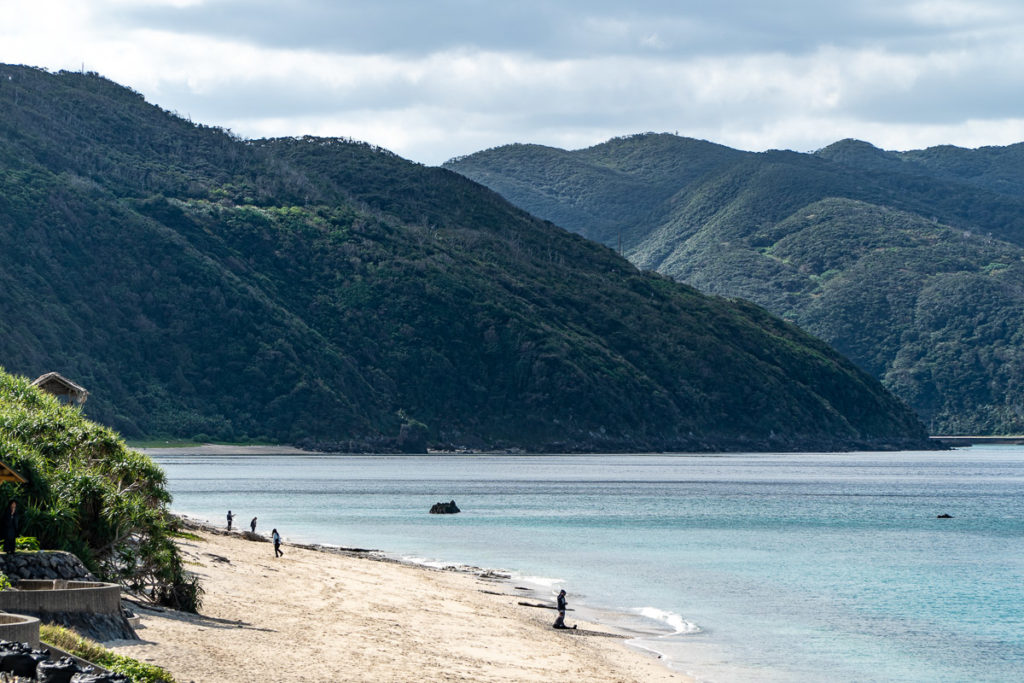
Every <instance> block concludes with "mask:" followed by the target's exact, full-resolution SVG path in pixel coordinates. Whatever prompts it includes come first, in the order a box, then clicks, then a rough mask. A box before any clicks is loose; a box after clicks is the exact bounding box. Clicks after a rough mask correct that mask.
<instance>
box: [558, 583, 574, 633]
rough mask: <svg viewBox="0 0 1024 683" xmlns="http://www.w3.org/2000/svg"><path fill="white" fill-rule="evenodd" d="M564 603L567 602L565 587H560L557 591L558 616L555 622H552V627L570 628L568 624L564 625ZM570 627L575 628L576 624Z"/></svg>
mask: <svg viewBox="0 0 1024 683" xmlns="http://www.w3.org/2000/svg"><path fill="white" fill-rule="evenodd" d="M566 604H567V603H566V601H565V589H562V590H560V591H558V618H557V619H555V623H554V627H555V628H570V627H569V626H566V625H565V606H566ZM572 628H576V625H573V626H572Z"/></svg>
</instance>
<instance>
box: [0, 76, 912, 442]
mask: <svg viewBox="0 0 1024 683" xmlns="http://www.w3.org/2000/svg"><path fill="white" fill-rule="evenodd" d="M0 364H2V365H3V366H5V367H6V368H7V369H8V370H10V371H13V372H16V373H19V374H24V375H29V376H34V375H36V374H41V373H43V372H46V371H50V370H57V371H59V372H61V373H63V374H65V375H67V376H68V377H70V378H72V379H73V380H75V381H76V382H79V383H80V384H82V385H84V386H85V387H86V388H88V389H89V390H90V392H91V395H90V398H89V401H88V403H86V405H85V410H86V412H87V413H88V414H89V415H90V416H91V417H93V418H94V419H97V420H99V421H101V422H104V423H106V424H108V425H111V426H113V427H115V428H117V429H119V430H121V431H123V432H124V433H125V434H127V435H129V436H133V437H139V436H150V437H153V436H186V437H194V436H197V435H201V436H206V437H209V438H216V439H224V440H236V439H261V440H272V441H281V442H291V443H300V444H311V443H318V444H321V445H333V446H335V447H339V448H353V449H360V450H365V449H377V450H387V449H396V448H397V449H404V450H422V449H423V448H424V446H425V445H432V446H438V447H462V446H466V447H475V448H484V447H522V448H528V449H545V450H555V449H570V450H578V449H596V450H612V449H625V450H640V449H666V448H671V449H727V448H744V449H747V448H750V449H768V448H845V447H856V446H875V447H888V446H916V445H920V444H921V441H922V438H923V436H924V430H923V427H922V426H921V424H920V423H919V422H918V421H917V419H916V417H915V416H914V415H913V414H912V413H911V412H910V411H909V410H907V409H906V408H905V407H904V406H903V405H902V404H901V403H899V402H898V401H896V400H895V399H894V398H893V397H892V396H891V395H890V394H889V393H887V392H885V391H884V389H883V388H882V387H881V385H880V384H879V383H878V382H877V381H876V380H874V379H873V378H871V377H870V376H869V375H868V374H867V373H864V372H862V371H861V370H859V369H858V368H856V367H855V366H854V365H852V364H851V363H849V362H848V361H846V360H845V359H844V358H842V357H841V356H840V355H839V354H837V353H836V352H834V351H833V350H832V349H831V348H830V347H828V346H827V345H825V344H823V343H821V342H820V341H818V340H816V339H814V338H812V337H810V336H808V335H806V334H805V333H803V332H801V331H800V330H799V329H797V328H796V327H795V326H792V325H789V324H787V323H784V322H783V321H781V320H779V319H777V318H774V317H772V316H771V315H769V314H767V313H766V312H764V311H763V310H762V309H759V308H757V307H755V306H752V305H750V304H747V303H744V302H734V301H728V300H723V299H720V298H716V297H708V296H705V295H702V294H700V293H698V292H697V291H696V290H694V289H692V288H690V287H687V286H685V285H681V284H679V283H676V282H674V281H672V280H670V279H669V278H665V277H662V276H659V275H656V274H650V273H641V272H639V271H638V270H637V269H636V268H635V267H634V266H633V265H631V264H630V263H629V262H628V261H626V260H624V259H622V258H620V257H619V256H617V255H616V254H615V253H614V251H613V250H611V249H608V248H606V247H603V246H600V245H598V244H596V243H593V242H590V241H588V240H585V239H583V238H582V237H579V236H576V235H572V234H569V233H567V232H565V231H563V230H562V229H560V228H558V227H556V226H554V225H552V224H550V223H547V222H544V221H541V220H539V219H536V218H534V217H532V216H530V215H528V214H527V213H525V212H523V211H521V210H518V209H515V208H514V207H512V206H511V205H510V204H509V203H508V202H506V201H505V200H504V199H502V198H500V197H499V196H498V195H497V194H495V193H493V192H491V191H489V190H487V189H485V188H483V187H481V186H480V185H478V184H476V183H474V182H471V181H469V180H467V179H466V178H464V177H462V176H460V175H458V174H455V173H453V172H450V171H447V170H444V169H437V168H425V167H422V166H419V165H416V164H413V163H410V162H407V161H405V160H403V159H400V158H399V157H397V156H395V155H393V154H391V153H389V152H386V151H384V150H381V149H378V148H374V147H372V146H369V145H366V144H360V143H353V142H348V141H344V140H336V139H317V138H302V139H280V140H258V141H248V140H241V139H238V138H237V137H234V136H232V135H230V134H229V133H227V132H225V131H223V130H219V129H213V128H208V127H203V126H196V125H193V124H192V123H190V122H188V121H184V120H182V119H181V118H179V117H177V116H175V115H172V114H170V113H168V112H165V111H163V110H161V109H159V108H158V107H155V106H152V105H149V104H147V103H146V102H144V101H143V99H142V98H141V97H140V96H139V95H138V94H136V93H134V92H132V91H130V90H128V89H125V88H122V87H120V86H117V85H116V84H114V83H111V82H109V81H107V80H105V79H103V78H101V77H98V76H96V75H95V74H78V73H66V72H62V73H59V74H49V73H46V72H43V71H39V70H36V69H31V68H26V67H15V66H0Z"/></svg>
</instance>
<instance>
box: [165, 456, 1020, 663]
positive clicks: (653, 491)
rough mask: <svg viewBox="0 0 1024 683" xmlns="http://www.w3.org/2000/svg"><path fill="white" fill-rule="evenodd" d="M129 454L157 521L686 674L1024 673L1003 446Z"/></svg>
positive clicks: (1016, 499) (1016, 475) (1015, 532)
mask: <svg viewBox="0 0 1024 683" xmlns="http://www.w3.org/2000/svg"><path fill="white" fill-rule="evenodd" d="M149 454H150V455H151V456H152V457H153V458H154V459H155V460H156V461H157V462H158V463H159V464H160V465H161V466H162V467H163V468H164V470H165V472H166V473H167V477H168V488H169V490H170V491H171V493H172V495H173V496H174V502H173V504H172V508H173V509H174V510H175V511H177V512H181V513H183V514H188V515H191V516H194V517H198V518H202V519H207V520H210V521H212V522H214V523H219V524H224V523H225V515H226V513H227V510H228V509H231V510H232V511H233V512H234V513H235V515H236V518H235V524H236V525H237V526H238V527H240V528H243V529H244V528H248V524H249V520H250V519H251V518H252V517H253V516H257V517H258V518H259V521H258V529H257V530H258V531H261V532H263V533H269V531H270V529H271V527H276V528H277V529H278V530H279V531H280V532H281V534H282V535H283V536H284V538H285V540H287V541H296V542H315V543H323V544H330V545H339V546H347V547H359V548H370V549H379V550H383V551H386V552H387V553H389V554H391V555H394V556H397V557H402V558H405V559H411V560H414V561H418V562H423V563H427V564H439V565H444V564H465V565H473V566H478V567H486V568H494V569H503V570H506V571H509V572H511V573H512V575H513V577H514V578H513V584H514V585H516V586H528V587H530V588H532V589H533V590H534V591H537V592H539V593H540V595H541V596H542V597H547V598H549V599H551V598H553V593H554V592H555V591H557V589H558V588H560V587H563V588H565V589H566V590H567V591H568V593H569V601H570V606H571V607H574V608H578V609H579V612H578V613H577V614H578V615H579V616H582V617H585V618H587V619H593V620H597V621H601V622H605V623H609V624H611V625H614V626H617V627H618V628H620V629H622V630H623V631H625V632H627V633H629V634H631V635H632V636H633V637H634V638H635V640H634V641H633V644H635V645H636V646H638V647H642V648H645V649H648V650H651V651H653V652H657V653H659V654H661V655H662V656H663V657H664V658H665V660H666V661H667V663H668V664H669V665H670V666H671V667H673V668H676V669H678V670H680V671H685V672H688V673H690V674H692V675H694V676H696V677H697V678H698V679H699V680H702V681H720V682H722V683H731V682H735V681H797V682H805V681H826V680H827V681H1020V680H1024V448H1022V447H1015V446H986V447H980V446H975V447H972V448H966V449H957V450H954V451H949V452H897V453H842V454H791V453H787V454H716V455H653V454H652V455H566V456H553V455H535V456H531V455H516V456H510V455H443V456H434V455H430V456H408V455H396V456H359V455H304V454H302V455H295V454H291V455H246V454H238V455H231V454H224V455H195V454H177V455H176V454H173V452H172V451H161V450H159V449H158V450H152V451H149ZM452 499H454V500H455V501H456V502H457V504H458V505H459V507H460V508H461V509H462V512H461V513H460V514H458V515H430V514H427V511H428V510H429V508H430V506H431V505H432V504H433V503H435V502H439V501H448V500H452ZM940 514H949V515H951V518H939V517H938V515H940ZM409 599H410V600H415V596H409ZM571 619H572V615H570V619H569V621H570V622H571Z"/></svg>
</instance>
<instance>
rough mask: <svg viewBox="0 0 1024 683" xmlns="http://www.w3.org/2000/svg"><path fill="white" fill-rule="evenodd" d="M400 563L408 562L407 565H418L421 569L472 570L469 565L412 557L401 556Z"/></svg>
mask: <svg viewBox="0 0 1024 683" xmlns="http://www.w3.org/2000/svg"><path fill="white" fill-rule="evenodd" d="M400 559H401V561H402V562H408V563H409V564H418V565H420V566H423V567H431V568H433V569H457V570H459V571H467V570H469V569H472V567H470V566H469V565H465V564H459V563H458V562H443V561H441V560H428V559H427V558H425V557H416V556H413V555H402V556H401V558H400Z"/></svg>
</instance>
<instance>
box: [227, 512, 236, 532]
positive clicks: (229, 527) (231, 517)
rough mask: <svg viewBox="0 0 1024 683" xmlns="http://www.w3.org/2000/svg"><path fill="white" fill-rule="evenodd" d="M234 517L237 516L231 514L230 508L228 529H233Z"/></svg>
mask: <svg viewBox="0 0 1024 683" xmlns="http://www.w3.org/2000/svg"><path fill="white" fill-rule="evenodd" d="M234 518H235V516H234V515H233V514H231V510H228V531H231V520H233V519H234Z"/></svg>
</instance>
